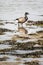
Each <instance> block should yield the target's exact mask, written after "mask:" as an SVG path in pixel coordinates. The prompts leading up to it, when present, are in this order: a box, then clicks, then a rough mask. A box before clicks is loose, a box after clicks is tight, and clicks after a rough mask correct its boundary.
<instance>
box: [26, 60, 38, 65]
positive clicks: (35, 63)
mask: <svg viewBox="0 0 43 65" xmlns="http://www.w3.org/2000/svg"><path fill="white" fill-rule="evenodd" d="M25 65H39V63H38V62H37V61H31V62H25Z"/></svg>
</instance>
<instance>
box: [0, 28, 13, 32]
mask: <svg viewBox="0 0 43 65" xmlns="http://www.w3.org/2000/svg"><path fill="white" fill-rule="evenodd" d="M0 32H13V31H12V30H9V29H5V28H0Z"/></svg>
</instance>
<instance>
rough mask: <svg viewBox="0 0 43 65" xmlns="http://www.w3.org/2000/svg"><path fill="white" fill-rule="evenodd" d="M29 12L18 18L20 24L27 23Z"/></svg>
mask: <svg viewBox="0 0 43 65" xmlns="http://www.w3.org/2000/svg"><path fill="white" fill-rule="evenodd" d="M28 14H29V13H28V12H25V14H24V15H25V16H24V17H20V18H17V19H16V20H18V24H19V23H21V24H23V23H25V22H26V21H27V20H28V17H27V15H28Z"/></svg>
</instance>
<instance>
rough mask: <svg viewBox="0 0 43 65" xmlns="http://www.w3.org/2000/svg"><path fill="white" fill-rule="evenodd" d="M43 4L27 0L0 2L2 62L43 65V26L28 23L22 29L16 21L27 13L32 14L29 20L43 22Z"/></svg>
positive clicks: (0, 53)
mask: <svg viewBox="0 0 43 65" xmlns="http://www.w3.org/2000/svg"><path fill="white" fill-rule="evenodd" d="M42 3H43V1H42V0H41V1H40V0H36V1H34V0H29V1H28V0H25V3H24V1H23V0H18V1H17V0H16V1H15V0H6V1H5V0H3V1H1V0H0V61H8V62H15V63H16V62H20V64H19V65H26V64H27V65H28V62H30V63H32V62H33V61H34V62H36V63H37V61H38V63H39V64H40V65H43V26H40V25H26V23H27V22H26V23H24V24H23V27H20V28H21V29H20V28H18V21H14V19H15V18H18V17H20V16H24V13H25V11H28V12H29V13H30V14H29V16H28V17H29V20H33V21H34V20H35V21H36V20H43V16H41V15H43V4H42ZM1 20H2V21H1ZM27 24H28V23H27ZM18 30H19V31H18ZM21 30H22V31H21ZM25 31H27V33H26V34H25ZM30 65H31V64H30Z"/></svg>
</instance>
